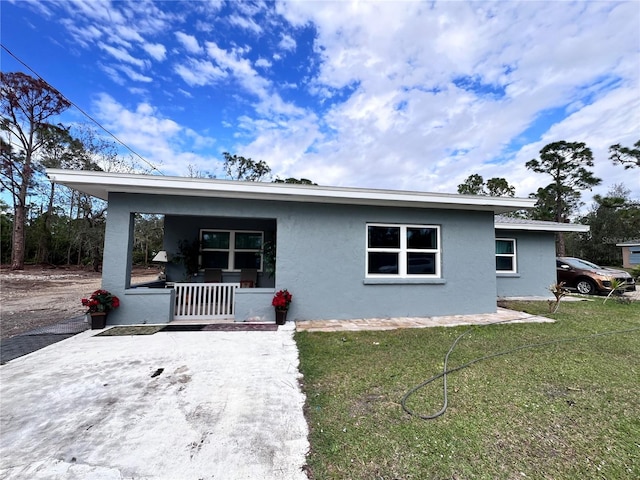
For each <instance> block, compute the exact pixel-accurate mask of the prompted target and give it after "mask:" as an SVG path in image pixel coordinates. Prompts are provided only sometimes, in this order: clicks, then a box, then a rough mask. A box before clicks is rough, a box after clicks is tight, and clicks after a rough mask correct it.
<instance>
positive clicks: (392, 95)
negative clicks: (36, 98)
mask: <svg viewBox="0 0 640 480" xmlns="http://www.w3.org/2000/svg"><path fill="white" fill-rule="evenodd" d="M0 8H1V9H2V10H1V19H2V43H3V45H4V46H5V47H7V48H8V49H9V50H11V52H13V53H14V54H15V55H16V56H17V57H19V58H20V59H21V60H22V61H24V62H25V63H26V64H28V65H29V66H30V67H31V68H32V69H33V70H35V71H36V72H37V73H38V74H39V75H41V76H42V77H43V78H44V79H45V80H47V81H48V82H49V83H50V84H51V85H53V86H54V87H55V88H57V89H58V90H60V91H61V92H62V93H63V94H64V95H65V96H66V97H67V98H69V99H70V100H71V101H73V102H74V103H75V104H77V105H78V106H80V107H81V108H82V109H83V110H85V111H86V112H88V113H89V114H90V115H91V116H93V117H94V118H96V119H97V120H98V121H99V122H100V123H101V124H103V125H104V126H105V127H107V128H108V129H109V130H110V131H111V132H113V133H114V134H116V136H117V137H118V138H120V139H121V140H122V141H123V142H124V143H126V144H127V145H128V146H130V147H131V148H132V149H133V150H135V151H136V152H137V153H139V154H140V155H142V156H143V157H144V158H145V159H147V160H148V161H149V162H151V163H152V164H153V165H155V166H157V168H158V169H159V170H160V171H161V172H163V173H164V174H167V175H187V173H188V171H189V168H190V167H191V169H193V170H197V171H201V172H205V171H206V172H210V173H211V174H213V175H216V176H217V177H218V178H223V177H224V174H223V172H222V169H221V165H222V164H221V159H222V152H225V151H228V152H231V153H234V154H238V155H243V156H245V157H251V158H253V159H254V160H264V161H266V162H267V163H268V164H269V165H270V166H271V168H272V170H273V173H274V176H278V177H280V178H286V177H290V176H293V177H298V178H300V177H305V178H309V179H312V180H313V181H315V182H317V183H319V184H322V185H337V186H355V187H370V188H390V189H409V190H421V191H432V192H455V191H456V189H457V185H458V184H459V183H461V182H462V181H463V180H464V179H465V178H466V177H467V176H468V175H470V174H472V173H480V174H481V175H483V176H484V177H485V179H488V178H491V177H494V176H499V177H505V178H506V179H507V180H508V181H509V182H510V183H512V184H514V185H515V186H516V193H517V195H518V196H527V195H528V194H529V193H530V192H533V191H535V190H536V189H537V188H538V187H540V186H544V185H546V184H547V183H549V181H550V179H549V178H547V177H545V176H543V175H539V174H533V173H532V172H530V171H527V170H526V169H525V167H524V164H525V162H526V161H528V160H530V159H531V158H534V157H537V155H538V152H539V151H540V149H541V148H542V147H543V146H544V145H546V144H548V143H550V142H554V141H558V140H566V141H583V142H585V143H586V144H587V145H588V146H589V147H590V148H591V149H592V150H593V153H594V156H595V162H596V165H595V172H596V174H597V175H598V176H599V177H601V178H603V185H602V186H601V187H598V188H596V189H594V192H593V193H601V194H603V193H606V191H607V190H608V189H609V188H610V187H611V186H612V185H613V184H615V183H624V184H625V186H626V187H627V188H629V189H631V190H632V196H633V197H635V198H640V171H638V170H637V169H636V170H635V171H630V170H626V171H625V170H624V169H623V168H622V167H620V166H613V165H612V164H611V163H610V162H609V161H608V160H607V157H608V154H607V149H608V147H609V145H611V144H614V143H622V144H623V145H626V146H631V145H632V144H633V143H634V142H636V141H637V140H638V139H640V3H638V2H637V1H632V2H584V1H581V2H566V1H548V2H531V1H527V2H507V1H501V2H478V1H474V2H462V1H445V2H437V1H436V2H431V1H430V2H419V1H404V2H393V1H385V2H372V1H352V2H347V1H341V2H338V1H297V2H261V1H257V2H239V1H234V2H221V1H213V0H209V1H204V0H203V1H186V2H183V1H165V2H152V1H135V2H125V1H116V2H111V1H103V0H76V1H69V0H63V1H49V2H47V1H42V0H35V1H31V0H20V1H13V0H3V1H2V2H1V5H0ZM1 61H2V70H3V71H5V72H9V71H26V69H25V67H23V66H22V65H20V64H19V63H18V62H16V61H15V60H14V59H13V58H12V57H11V56H10V55H8V54H7V53H6V52H5V51H4V50H2V57H1ZM27 73H29V72H28V71H27ZM60 120H62V121H63V122H66V123H75V122H85V121H87V120H86V119H85V118H84V117H83V116H82V114H81V113H80V112H79V111H78V110H76V109H73V108H72V109H70V110H69V111H68V112H66V113H65V114H64V116H63V117H62V118H61V119H60ZM590 197H591V194H589V193H586V194H585V197H584V199H585V200H587V201H589V200H590Z"/></svg>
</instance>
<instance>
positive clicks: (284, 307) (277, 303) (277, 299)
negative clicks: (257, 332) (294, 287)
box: [271, 288, 293, 325]
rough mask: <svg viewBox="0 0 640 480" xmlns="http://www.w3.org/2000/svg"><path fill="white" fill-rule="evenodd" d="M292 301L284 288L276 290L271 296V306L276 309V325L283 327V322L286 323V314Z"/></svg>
mask: <svg viewBox="0 0 640 480" xmlns="http://www.w3.org/2000/svg"><path fill="white" fill-rule="evenodd" d="M292 299H293V296H292V295H291V293H289V291H288V290H287V289H286V288H284V289H282V290H278V291H277V292H276V294H275V295H274V296H273V300H272V301H271V305H273V306H274V307H275V309H276V323H277V324H278V325H284V322H286V321H287V312H288V311H289V305H290V304H291V300H292Z"/></svg>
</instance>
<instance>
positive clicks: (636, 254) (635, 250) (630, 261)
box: [616, 239, 640, 268]
mask: <svg viewBox="0 0 640 480" xmlns="http://www.w3.org/2000/svg"><path fill="white" fill-rule="evenodd" d="M616 247H622V266H623V267H624V268H633V267H637V266H638V265H640V239H638V240H629V241H628V242H623V243H616Z"/></svg>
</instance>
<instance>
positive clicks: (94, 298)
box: [82, 290, 120, 313]
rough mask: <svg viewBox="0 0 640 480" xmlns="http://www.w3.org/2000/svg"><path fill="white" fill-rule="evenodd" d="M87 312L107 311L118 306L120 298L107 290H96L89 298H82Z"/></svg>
mask: <svg viewBox="0 0 640 480" xmlns="http://www.w3.org/2000/svg"><path fill="white" fill-rule="evenodd" d="M82 305H84V306H85V307H87V308H88V310H87V313H96V312H109V311H111V310H113V309H114V308H118V307H119V306H120V299H119V298H118V297H116V296H115V295H114V294H112V293H111V292H108V291H107V290H96V291H95V292H93V293H92V294H91V296H90V297H89V298H83V299H82Z"/></svg>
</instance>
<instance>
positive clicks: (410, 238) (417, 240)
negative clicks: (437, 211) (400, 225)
mask: <svg viewBox="0 0 640 480" xmlns="http://www.w3.org/2000/svg"><path fill="white" fill-rule="evenodd" d="M437 232H438V230H437V229H435V228H412V227H408V228H407V248H433V249H435V248H438V235H437Z"/></svg>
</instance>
